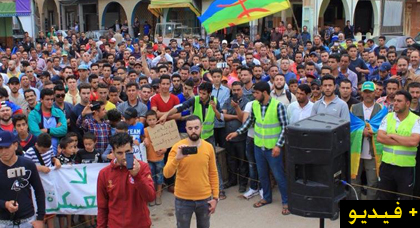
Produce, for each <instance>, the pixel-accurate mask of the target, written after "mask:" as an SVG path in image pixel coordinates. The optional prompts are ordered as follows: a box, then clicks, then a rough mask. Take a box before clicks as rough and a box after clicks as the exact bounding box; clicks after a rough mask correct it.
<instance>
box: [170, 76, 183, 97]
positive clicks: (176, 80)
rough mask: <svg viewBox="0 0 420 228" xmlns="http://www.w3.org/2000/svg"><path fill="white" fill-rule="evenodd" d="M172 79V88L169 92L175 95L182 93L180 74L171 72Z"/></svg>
mask: <svg viewBox="0 0 420 228" xmlns="http://www.w3.org/2000/svg"><path fill="white" fill-rule="evenodd" d="M171 81H172V90H171V93H172V94H173V95H175V96H178V95H179V94H181V93H182V84H181V75H179V74H173V75H172V77H171Z"/></svg>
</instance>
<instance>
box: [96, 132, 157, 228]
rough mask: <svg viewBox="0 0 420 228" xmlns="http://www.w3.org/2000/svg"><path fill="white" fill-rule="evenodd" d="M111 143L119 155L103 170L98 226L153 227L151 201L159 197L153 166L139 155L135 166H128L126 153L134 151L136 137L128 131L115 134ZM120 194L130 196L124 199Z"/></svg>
mask: <svg viewBox="0 0 420 228" xmlns="http://www.w3.org/2000/svg"><path fill="white" fill-rule="evenodd" d="M110 144H111V146H112V154H113V156H114V157H115V159H114V160H112V161H111V163H110V164H109V165H108V166H107V167H105V168H104V169H102V170H101V171H100V172H99V176H98V184H97V194H98V195H97V197H98V221H97V224H98V225H97V227H98V228H107V227H109V228H120V227H126V228H150V227H151V225H152V222H151V219H150V212H149V209H148V208H147V203H148V202H152V201H154V200H155V197H156V192H155V188H154V187H153V179H152V177H151V172H150V168H149V166H148V165H147V164H146V163H144V162H142V161H138V160H137V159H134V161H133V169H131V170H128V169H127V168H126V167H127V160H126V154H127V153H132V146H133V139H132V138H131V137H130V136H129V135H128V134H127V133H117V134H115V135H113V136H112V137H111V139H110ZM120 194H123V195H124V196H125V197H126V198H127V200H121V198H120V196H119V195H120ZM134 214H135V216H133V215H134Z"/></svg>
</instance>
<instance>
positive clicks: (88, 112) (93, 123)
mask: <svg viewBox="0 0 420 228" xmlns="http://www.w3.org/2000/svg"><path fill="white" fill-rule="evenodd" d="M105 115H106V110H105V104H104V102H102V101H95V102H92V104H90V105H86V107H85V108H84V109H83V111H82V115H81V116H79V118H78V119H77V122H76V125H77V126H78V127H80V128H82V129H83V131H85V132H86V131H89V132H91V133H92V134H94V135H95V136H96V146H95V149H97V150H99V151H101V152H103V151H105V149H106V147H107V146H108V144H109V137H110V136H111V125H110V124H109V123H108V122H107V121H105V120H104V117H105Z"/></svg>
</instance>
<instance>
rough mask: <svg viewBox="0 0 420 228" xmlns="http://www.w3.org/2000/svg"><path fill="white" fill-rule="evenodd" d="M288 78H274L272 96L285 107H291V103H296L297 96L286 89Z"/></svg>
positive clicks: (278, 75)
mask: <svg viewBox="0 0 420 228" xmlns="http://www.w3.org/2000/svg"><path fill="white" fill-rule="evenodd" d="M285 85H286V78H285V76H284V75H283V74H277V75H276V76H274V89H273V90H272V91H271V93H270V96H271V97H272V98H274V99H276V100H278V101H280V102H281V103H282V104H283V105H285V106H286V108H287V106H289V104H290V103H292V102H294V101H296V96H295V95H294V94H293V93H291V92H290V91H289V90H287V89H285V88H284V86H285Z"/></svg>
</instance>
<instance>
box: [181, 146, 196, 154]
mask: <svg viewBox="0 0 420 228" xmlns="http://www.w3.org/2000/svg"><path fill="white" fill-rule="evenodd" d="M182 154H183V155H188V154H197V147H196V146H186V147H182Z"/></svg>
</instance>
